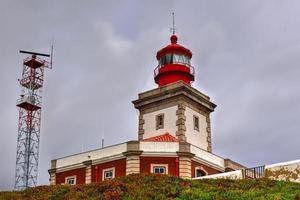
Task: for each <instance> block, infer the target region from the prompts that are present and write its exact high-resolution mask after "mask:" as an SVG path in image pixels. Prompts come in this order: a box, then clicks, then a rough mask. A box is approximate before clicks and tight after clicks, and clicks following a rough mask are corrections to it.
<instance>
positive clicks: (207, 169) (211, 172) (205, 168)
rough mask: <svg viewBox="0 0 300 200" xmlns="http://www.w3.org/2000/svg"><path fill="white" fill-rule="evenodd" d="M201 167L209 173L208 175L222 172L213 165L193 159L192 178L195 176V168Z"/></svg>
mask: <svg viewBox="0 0 300 200" xmlns="http://www.w3.org/2000/svg"><path fill="white" fill-rule="evenodd" d="M196 167H199V168H200V169H202V170H203V171H205V172H206V173H207V175H212V174H219V173H221V171H219V170H216V169H214V168H212V167H208V166H206V165H204V164H202V163H198V162H196V161H193V160H192V178H195V168H196Z"/></svg>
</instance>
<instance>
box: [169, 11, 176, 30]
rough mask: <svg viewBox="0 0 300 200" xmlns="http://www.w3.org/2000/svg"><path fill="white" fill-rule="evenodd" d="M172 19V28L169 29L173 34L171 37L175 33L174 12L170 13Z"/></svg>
mask: <svg viewBox="0 0 300 200" xmlns="http://www.w3.org/2000/svg"><path fill="white" fill-rule="evenodd" d="M172 18H173V27H172V28H170V31H171V32H172V33H173V35H174V34H175V33H176V28H175V16H174V12H172Z"/></svg>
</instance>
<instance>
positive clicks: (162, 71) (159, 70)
mask: <svg viewBox="0 0 300 200" xmlns="http://www.w3.org/2000/svg"><path fill="white" fill-rule="evenodd" d="M177 39H178V38H177V36H176V35H172V36H171V38H170V40H171V44H169V45H168V46H166V47H164V48H162V49H161V50H159V51H158V52H157V54H156V59H157V60H158V66H157V67H156V68H155V70H154V80H155V83H157V84H158V85H159V87H160V86H163V85H167V84H169V83H174V82H176V81H179V80H181V81H183V82H185V83H187V84H189V85H190V84H191V82H192V81H194V79H195V77H194V68H193V67H192V66H191V58H192V52H191V51H190V50H189V49H187V48H185V47H183V46H181V45H179V44H177Z"/></svg>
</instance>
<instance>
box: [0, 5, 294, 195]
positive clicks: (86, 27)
mask: <svg viewBox="0 0 300 200" xmlns="http://www.w3.org/2000/svg"><path fill="white" fill-rule="evenodd" d="M299 10H300V1H297V0H288V1H284V0H264V1H261V0H251V1H240V0H226V1H225V0H195V1H192V0H191V1H183V0H182V1H179V0H178V1H177V0H174V1H171V0H168V1H167V0H166V1H158V0H156V1H155V0H145V1H139V0H135V1H134V0H132V1H131V0H124V1H121V0H112V1H104V0H99V1H96V0H89V1H80V0H72V1H71V0H69V1H68V0H47V1H46V0H45V1H38V0H25V1H17V0H1V1H0V46H1V48H0V60H1V62H0V70H1V71H0V97H1V98H0V105H1V107H0V127H1V129H0V158H1V170H0V190H9V189H12V188H13V186H14V174H15V161H16V160H15V159H16V143H17V123H18V109H17V108H16V106H15V104H16V100H17V99H18V98H19V95H20V92H21V88H20V86H19V85H18V81H17V79H18V78H20V77H21V72H22V71H21V70H22V60H23V59H24V58H25V55H24V54H19V53H18V51H19V50H20V49H23V50H31V51H38V52H44V53H49V52H50V46H51V43H52V41H54V56H53V69H52V70H48V69H46V70H45V75H46V76H45V82H44V88H43V108H42V125H41V141H40V157H39V177H38V184H39V185H43V184H48V179H49V175H48V172H47V170H48V169H49V168H50V160H52V159H55V158H59V157H63V156H66V155H70V154H74V153H79V152H82V151H87V150H91V149H95V148H99V147H100V146H101V138H102V137H104V138H105V145H106V146H107V145H112V144H117V143H121V142H124V141H127V140H135V139H137V128H138V111H137V110H135V108H134V107H133V105H132V103H131V101H132V100H135V99H137V95H138V93H140V92H143V91H147V90H149V89H153V88H156V87H157V85H156V84H155V83H154V80H153V70H154V68H155V67H156V66H157V61H156V58H155V55H156V52H157V51H158V50H159V49H161V48H162V47H164V46H165V45H167V44H169V43H170V41H169V37H170V35H171V33H170V27H171V26H172V15H171V13H172V12H175V23H176V28H177V35H178V38H179V39H178V43H180V44H182V45H184V46H185V47H187V48H189V49H190V50H191V51H192V52H193V58H192V65H193V66H194V67H195V70H196V74H195V82H194V83H193V87H195V88H196V89H198V90H200V91H201V92H203V93H205V94H207V95H208V96H210V97H211V100H212V101H213V102H214V103H216V104H217V105H218V106H217V108H216V110H215V112H214V113H212V114H211V117H212V146H213V152H214V153H215V154H217V155H220V156H222V157H224V158H231V159H232V160H234V161H237V162H239V163H242V164H244V165H246V166H248V167H254V166H259V165H264V164H272V163H276V162H282V161H289V160H295V159H300V147H299V146H300V145H299V144H300V134H299V130H300V123H299V122H300V121H299V118H300V86H299V85H300V78H299V77H300V66H299V64H300V56H299V55H300V13H299Z"/></svg>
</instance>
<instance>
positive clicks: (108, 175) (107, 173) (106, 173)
mask: <svg viewBox="0 0 300 200" xmlns="http://www.w3.org/2000/svg"><path fill="white" fill-rule="evenodd" d="M113 178H115V168H114V167H113V168H108V169H103V173H102V180H109V179H113Z"/></svg>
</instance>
